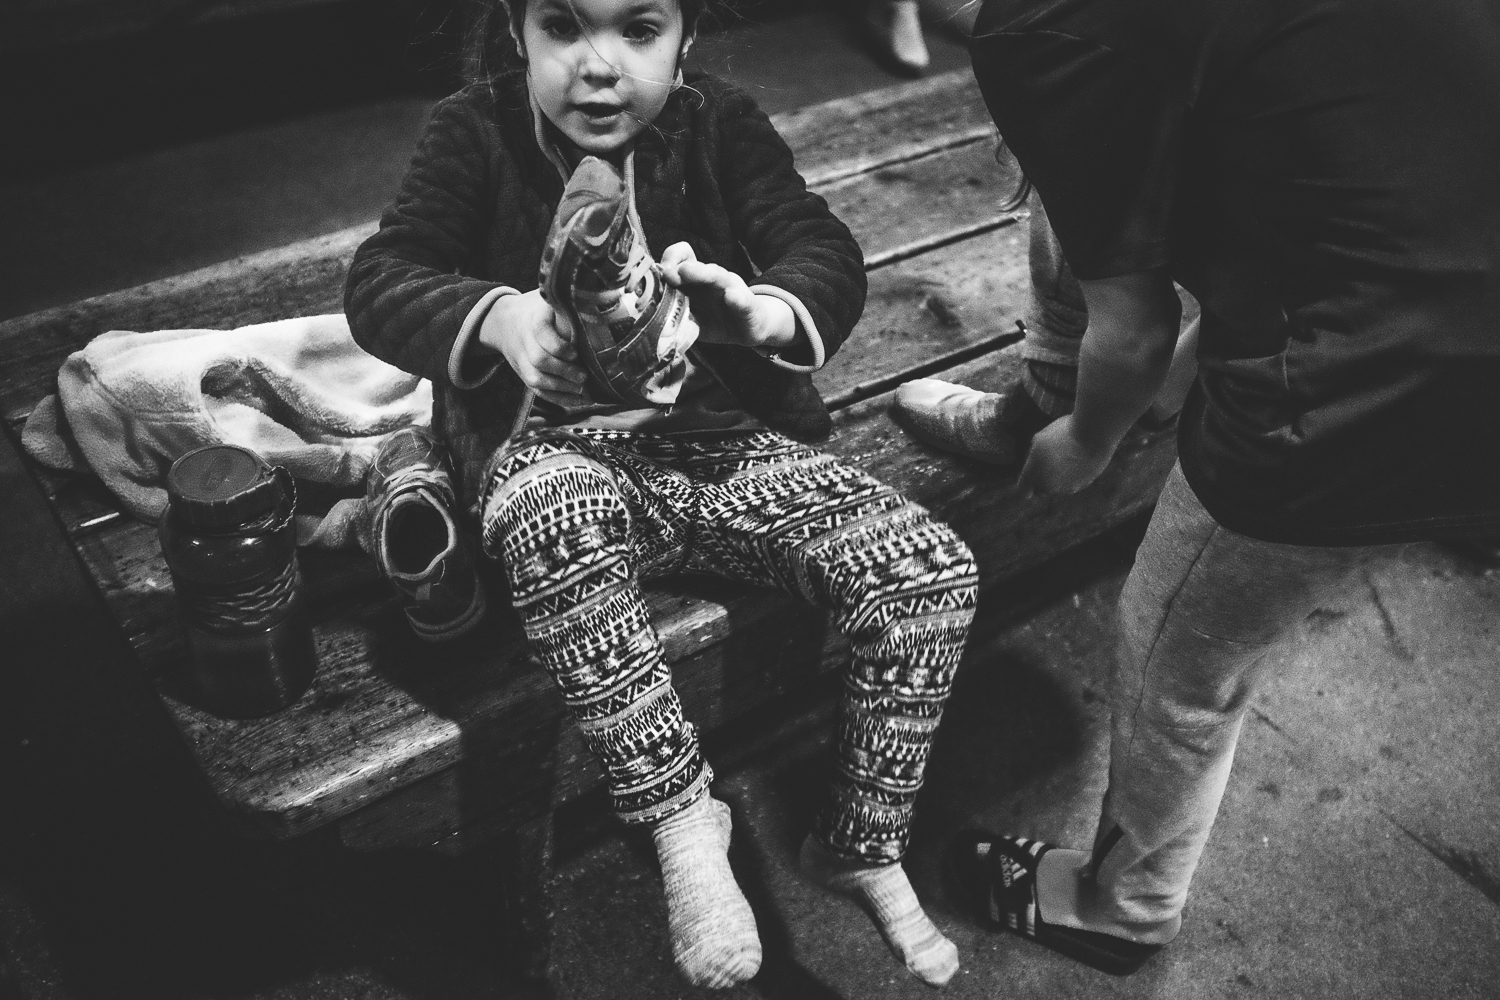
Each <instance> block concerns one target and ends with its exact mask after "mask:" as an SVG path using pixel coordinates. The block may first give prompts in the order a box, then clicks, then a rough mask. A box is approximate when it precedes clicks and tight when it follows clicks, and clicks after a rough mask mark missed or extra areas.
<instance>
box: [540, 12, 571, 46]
mask: <svg viewBox="0 0 1500 1000" xmlns="http://www.w3.org/2000/svg"><path fill="white" fill-rule="evenodd" d="M542 31H543V32H544V33H545V34H547V35H548V36H550V37H552V38H557V39H562V40H567V39H573V38H577V37H578V22H577V21H575V20H573V19H572V18H571V17H566V16H564V15H562V14H554V15H552V16H551V17H548V18H547V19H546V20H544V21H542Z"/></svg>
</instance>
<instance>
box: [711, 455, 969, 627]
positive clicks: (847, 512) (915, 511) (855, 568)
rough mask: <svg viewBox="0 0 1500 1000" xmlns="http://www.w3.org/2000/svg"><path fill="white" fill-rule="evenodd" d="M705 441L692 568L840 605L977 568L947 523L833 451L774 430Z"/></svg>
mask: <svg viewBox="0 0 1500 1000" xmlns="http://www.w3.org/2000/svg"><path fill="white" fill-rule="evenodd" d="M700 448H701V452H702V453H701V455H700V456H698V458H697V459H696V461H695V462H694V463H693V465H694V472H693V474H694V476H695V478H699V479H700V482H701V486H700V492H701V500H700V504H699V519H698V527H697V533H696V536H695V538H694V542H693V546H692V551H691V553H690V555H689V558H688V560H687V564H686V567H685V568H687V569H690V570H694V571H698V572H705V573H713V574H715V575H718V576H723V577H728V578H730V579H735V580H741V581H744V582H747V583H754V584H759V585H762V586H772V587H778V588H780V589H782V590H785V591H787V592H789V593H792V594H795V595H797V596H800V597H803V598H805V599H807V600H809V601H812V602H813V603H815V604H818V605H820V606H823V607H831V608H840V607H848V606H850V605H851V604H855V603H858V602H860V601H861V600H863V599H864V598H866V597H868V596H869V595H870V594H871V593H872V592H873V591H880V590H885V589H889V588H890V587H892V586H895V585H899V584H903V583H907V584H909V582H910V581H911V580H912V579H914V578H918V577H921V578H926V577H930V576H936V577H943V576H949V575H953V576H956V577H962V576H964V575H966V574H968V573H971V572H972V567H973V559H972V556H971V555H970V554H969V551H968V549H967V548H966V547H965V546H964V544H963V542H961V541H960V540H959V539H958V538H957V537H956V536H955V535H954V534H953V533H952V531H951V530H950V529H949V528H948V527H947V526H946V525H942V524H938V523H937V522H934V521H933V520H932V519H931V518H930V517H929V516H928V515H927V512H926V511H925V510H923V509H922V508H921V507H919V506H917V505H916V504H913V503H911V502H909V501H908V500H907V499H906V498H905V497H903V496H902V495H901V494H900V493H898V492H897V491H896V490H894V489H892V488H891V487H890V486H887V485H886V484H885V483H882V482H880V481H879V480H877V479H875V478H874V477H872V476H869V475H867V474H866V473H864V472H862V471H860V470H859V469H856V468H854V467H853V466H850V465H846V464H845V463H843V462H842V461H840V460H839V459H837V458H835V457H834V456H832V455H828V454H826V453H824V452H820V451H818V450H817V449H815V448H811V447H808V446H806V445H802V444H798V443H797V442H795V441H792V440H791V439H789V438H786V437H784V436H782V435H780V434H776V433H775V432H771V431H766V432H758V433H755V434H753V435H736V436H734V437H733V438H726V439H724V440H720V441H713V440H705V441H703V442H701V443H700ZM947 571H952V572H951V573H949V572H947Z"/></svg>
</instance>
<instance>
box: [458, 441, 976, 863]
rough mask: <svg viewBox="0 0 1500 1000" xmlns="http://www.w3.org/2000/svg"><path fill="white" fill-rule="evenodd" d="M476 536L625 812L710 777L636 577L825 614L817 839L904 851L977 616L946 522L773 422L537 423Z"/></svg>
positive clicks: (499, 478) (867, 856) (878, 856)
mask: <svg viewBox="0 0 1500 1000" xmlns="http://www.w3.org/2000/svg"><path fill="white" fill-rule="evenodd" d="M482 542H483V547H484V550H485V552H486V553H487V554H488V555H490V556H491V557H493V558H496V559H499V560H500V561H501V562H502V563H503V564H504V567H505V571H506V574H507V576H508V578H509V581H510V586H511V593H512V598H513V600H514V603H515V607H516V610H517V611H518V612H519V613H520V616H521V619H522V621H523V623H524V625H525V629H526V635H527V638H528V639H529V640H530V643H531V646H532V648H533V649H534V651H535V652H536V655H537V656H538V658H539V659H540V660H541V661H542V663H543V664H545V665H546V668H547V670H548V671H549V672H550V673H551V675H552V677H553V679H554V680H555V681H556V682H557V684H558V687H559V688H560V689H561V691H562V694H563V698H564V700H565V701H566V703H567V705H568V707H569V709H570V710H571V711H572V713H573V715H574V717H575V718H576V719H577V721H578V724H579V726H580V727H581V728H582V730H583V734H584V738H585V740H586V742H587V744H588V746H589V748H590V750H591V751H592V752H593V753H594V754H596V755H597V756H598V758H599V760H600V761H601V762H602V763H603V765H604V769H605V771H606V773H607V776H608V783H609V791H610V796H611V799H612V803H613V807H614V809H615V811H616V813H617V814H618V815H619V816H620V817H621V818H622V819H623V820H625V821H626V822H628V823H654V822H656V821H658V820H661V819H663V818H664V817H666V816H669V815H671V814H673V813H675V812H677V811H679V810H681V809H683V808H685V807H686V806H688V805H691V804H692V803H693V802H695V801H697V800H698V798H699V797H701V796H702V795H704V794H706V792H707V787H708V783H709V781H710V780H711V779H712V777H713V772H712V770H711V769H710V767H709V765H708V764H707V762H706V761H704V759H703V757H702V754H701V753H700V751H699V747H698V738H697V734H696V732H695V730H694V728H693V726H692V724H691V723H689V722H687V721H685V720H684V718H683V715H682V704H681V702H680V701H679V699H678V696H677V693H676V691H674V690H673V688H672V683H671V674H670V671H669V670H668V666H667V664H666V662H665V660H664V659H663V657H662V648H661V643H660V640H659V639H658V637H657V634H656V630H655V629H654V628H653V626H652V624H651V621H650V620H649V616H648V614H647V610H646V605H645V603H644V601H643V600H642V597H641V592H640V583H641V581H643V580H649V579H651V578H653V577H659V576H663V575H667V574H672V573H702V574H709V575H713V576H718V577H724V578H727V579H730V580H737V581H742V582H744V583H749V584H755V585H759V586H765V587H775V588H778V589H780V590H782V591H784V592H786V593H788V594H793V595H796V596H798V597H801V598H802V599H804V600H807V601H810V602H811V603H813V604H815V605H816V606H818V607H820V608H824V609H827V610H828V611H830V612H831V613H832V615H833V620H834V622H835V624H836V625H837V626H838V627H839V628H840V629H841V630H842V631H843V632H844V634H845V635H846V636H847V637H848V639H849V644H850V648H851V650H852V657H851V659H850V662H849V664H848V667H847V668H846V670H845V672H844V691H843V700H842V708H841V714H840V722H839V731H838V752H837V757H836V767H835V772H834V775H833V779H832V788H831V794H830V796H829V798H828V800H827V804H826V805H825V807H824V808H823V809H822V811H821V812H820V814H819V816H818V818H817V821H816V827H815V832H816V833H817V835H818V837H819V839H820V840H821V841H822V843H823V844H824V846H826V847H827V848H828V849H829V850H830V851H832V852H833V853H834V854H836V855H838V856H841V857H844V858H848V859H854V860H860V861H863V862H866V863H870V864H888V863H892V862H895V861H898V860H900V858H901V856H902V854H903V853H904V851H905V849H906V844H907V840H908V837H909V832H910V827H911V812H912V804H913V801H914V800H915V798H916V794H917V791H918V789H919V788H920V787H921V785H922V774H923V769H924V767H925V765H926V762H927V757H928V753H929V751H930V749H931V746H932V738H933V733H934V730H935V729H936V728H937V725H938V721H939V719H940V718H941V716H942V710H943V704H944V702H945V700H946V699H947V697H948V693H949V691H950V689H951V686H952V681H953V674H954V670H955V669H956V667H957V665H958V660H959V656H960V654H961V653H962V651H963V645H964V640H965V638H966V637H967V634H968V627H969V622H970V620H971V618H972V617H973V614H974V603H975V599H976V583H977V572H976V569H975V565H974V559H973V556H972V555H971V554H970V552H969V550H968V548H967V546H965V545H964V543H963V542H962V541H960V540H959V538H958V537H957V536H956V535H955V534H954V533H953V532H952V531H951V530H950V529H949V528H948V527H947V526H946V525H944V524H941V523H938V522H936V521H933V520H932V519H931V518H930V517H929V516H928V514H927V512H926V511H925V510H923V509H922V508H921V507H919V506H917V505H916V504H913V503H910V502H908V501H907V500H906V499H904V498H903V497H902V496H901V495H900V494H898V493H897V492H896V491H895V490H893V489H891V488H890V487H888V486H886V485H884V484H883V483H881V482H879V481H878V480H875V479H873V478H871V477H870V476H867V475H865V474H864V473H862V472H860V471H859V470H857V469H854V468H851V467H849V466H847V465H844V464H843V463H841V462H839V461H838V460H837V459H835V458H833V457H832V456H829V455H826V454H823V453H820V452H818V451H817V450H815V449H813V448H809V447H806V446H804V445H801V444H798V443H796V442H794V441H792V440H791V439H789V438H787V437H784V436H783V435H780V434H777V433H775V432H772V431H760V430H754V431H732V432H704V433H693V434H682V433H678V434H672V435H654V434H649V433H642V432H638V431H626V430H604V429H597V428H548V429H544V430H540V431H534V432H529V433H526V434H523V435H521V436H520V437H518V438H517V439H516V440H514V441H512V442H510V443H509V444H508V445H506V446H505V447H504V448H502V449H501V450H499V451H498V452H496V454H495V455H494V457H493V458H492V459H491V461H490V463H489V466H488V467H487V471H486V474H485V479H484V496H483V522H482Z"/></svg>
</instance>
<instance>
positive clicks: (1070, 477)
mask: <svg viewBox="0 0 1500 1000" xmlns="http://www.w3.org/2000/svg"><path fill="white" fill-rule="evenodd" d="M1081 284H1082V286H1083V297H1084V301H1085V302H1087V303H1088V308H1089V328H1088V332H1087V333H1086V334H1084V337H1083V343H1082V345H1080V350H1079V355H1078V395H1077V397H1076V400H1075V402H1074V404H1073V412H1072V413H1071V414H1069V415H1068V416H1066V417H1062V418H1061V419H1059V420H1056V421H1054V422H1053V423H1051V424H1049V425H1048V426H1047V427H1046V428H1044V429H1043V430H1042V431H1040V432H1039V433H1038V434H1037V435H1036V437H1034V438H1033V439H1032V443H1031V451H1030V452H1029V453H1028V454H1027V456H1026V464H1025V465H1024V466H1023V467H1022V469H1021V480H1020V482H1021V486H1022V488H1024V489H1029V490H1032V491H1034V492H1038V493H1064V494H1066V493H1077V492H1078V491H1079V490H1081V489H1083V488H1084V487H1086V486H1088V485H1089V484H1090V483H1092V482H1093V481H1094V480H1095V479H1097V478H1099V475H1100V473H1102V472H1103V471H1104V469H1105V467H1106V466H1108V465H1109V461H1110V459H1111V458H1113V457H1114V453H1115V449H1116V448H1118V447H1119V445H1120V441H1121V440H1122V439H1124V437H1125V434H1126V433H1127V432H1128V431H1129V430H1130V428H1131V426H1132V425H1133V424H1134V423H1135V422H1136V420H1138V419H1139V418H1140V417H1141V415H1142V414H1143V413H1145V412H1146V410H1147V408H1148V407H1150V406H1151V404H1152V402H1153V401H1155V400H1156V398H1157V395H1158V393H1160V392H1161V390H1162V387H1163V386H1164V385H1165V383H1166V381H1167V374H1168V372H1169V371H1170V370H1171V368H1172V357H1173V347H1174V346H1175V345H1176V343H1177V332H1178V324H1179V322H1180V320H1181V318H1182V305H1181V302H1180V301H1179V300H1178V298H1177V292H1176V290H1175V289H1174V288H1173V287H1172V279H1171V278H1170V277H1169V276H1168V275H1167V272H1166V271H1165V270H1163V269H1156V270H1151V271H1140V272H1136V273H1133V274H1122V275H1117V276H1115V277H1110V278H1100V279H1095V280H1087V281H1082V282H1081Z"/></svg>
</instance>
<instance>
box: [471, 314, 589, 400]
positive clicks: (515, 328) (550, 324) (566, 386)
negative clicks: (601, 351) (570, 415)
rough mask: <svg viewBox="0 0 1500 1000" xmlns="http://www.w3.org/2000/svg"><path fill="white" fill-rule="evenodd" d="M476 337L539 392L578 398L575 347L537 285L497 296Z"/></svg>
mask: <svg viewBox="0 0 1500 1000" xmlns="http://www.w3.org/2000/svg"><path fill="white" fill-rule="evenodd" d="M479 342H480V343H481V344H483V345H485V346H486V347H488V348H490V349H492V350H495V351H499V352H500V354H501V355H502V356H503V357H504V358H505V362H506V364H508V365H510V368H511V371H513V372H515V373H516V375H517V376H518V377H519V378H520V379H521V381H522V382H524V383H526V385H527V386H529V387H530V388H532V389H535V390H536V391H537V392H538V393H540V394H541V395H543V396H545V397H547V398H549V399H551V400H553V401H554V402H559V403H564V404H573V405H576V404H577V403H578V401H579V400H580V399H582V397H583V381H584V370H583V366H582V365H580V364H578V360H577V359H578V354H577V350H576V349H575V348H574V347H573V342H572V341H571V340H569V339H568V336H567V334H566V333H564V332H563V331H561V330H559V329H558V325H557V316H556V314H555V313H554V312H553V311H552V307H551V306H550V305H548V304H547V302H546V300H544V299H543V298H542V293H541V291H540V290H539V289H532V290H531V291H529V292H523V293H522V294H520V295H503V296H501V297H500V298H498V299H496V300H495V304H494V305H492V306H490V311H489V312H488V313H487V314H485V317H484V322H483V323H482V324H480V327H479Z"/></svg>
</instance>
